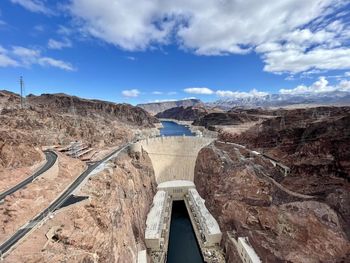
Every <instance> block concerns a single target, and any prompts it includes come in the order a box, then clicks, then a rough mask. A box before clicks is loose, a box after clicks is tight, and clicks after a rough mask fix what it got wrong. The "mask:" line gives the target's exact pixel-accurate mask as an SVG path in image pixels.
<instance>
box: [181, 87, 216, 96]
mask: <svg viewBox="0 0 350 263" xmlns="http://www.w3.org/2000/svg"><path fill="white" fill-rule="evenodd" d="M184 91H185V92H186V93H190V94H205V95H210V94H213V93H214V91H213V90H211V89H209V88H206V87H193V88H186V89H184Z"/></svg>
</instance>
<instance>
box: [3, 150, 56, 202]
mask: <svg viewBox="0 0 350 263" xmlns="http://www.w3.org/2000/svg"><path fill="white" fill-rule="evenodd" d="M44 153H45V156H46V163H45V164H44V165H43V166H42V167H41V168H40V169H39V170H38V171H37V172H35V173H34V174H32V175H31V176H29V177H27V178H26V179H24V180H23V181H22V182H20V183H19V184H17V185H15V186H14V187H12V188H10V189H8V190H6V191H4V192H2V193H0V201H1V200H2V199H4V198H5V197H6V196H8V195H10V194H13V193H14V192H17V191H18V190H20V189H21V188H23V187H25V186H26V185H27V184H30V183H31V182H33V181H34V179H35V178H37V177H38V176H40V175H42V174H43V173H44V172H46V171H47V170H49V169H50V168H51V167H52V166H53V165H54V164H55V162H56V160H57V154H56V153H55V152H53V151H45V152H44Z"/></svg>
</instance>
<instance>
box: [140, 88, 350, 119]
mask: <svg viewBox="0 0 350 263" xmlns="http://www.w3.org/2000/svg"><path fill="white" fill-rule="evenodd" d="M298 104H304V105H350V93H349V92H344V91H333V92H324V93H317V94H303V95H291V94H268V95H265V96H244V97H243V96H242V97H238V96H237V97H231V98H225V99H220V100H217V101H214V102H209V103H203V102H202V101H201V100H199V99H186V100H178V101H165V102H153V103H145V104H138V105H137V106H138V107H141V108H143V109H144V110H146V111H148V112H149V113H151V114H153V115H156V114H157V113H160V112H163V111H165V110H168V109H171V108H175V107H184V108H186V107H190V106H200V107H203V106H206V107H208V108H214V107H215V108H221V109H225V110H227V109H231V108H234V107H243V108H257V107H263V108H268V107H284V106H290V105H298Z"/></svg>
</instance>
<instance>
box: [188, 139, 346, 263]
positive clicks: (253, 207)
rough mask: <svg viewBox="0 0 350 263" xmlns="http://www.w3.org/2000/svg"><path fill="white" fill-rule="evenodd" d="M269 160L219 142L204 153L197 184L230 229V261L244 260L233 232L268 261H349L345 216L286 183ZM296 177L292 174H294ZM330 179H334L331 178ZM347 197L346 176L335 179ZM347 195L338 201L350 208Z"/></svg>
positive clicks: (222, 225) (198, 165)
mask: <svg viewBox="0 0 350 263" xmlns="http://www.w3.org/2000/svg"><path fill="white" fill-rule="evenodd" d="M281 177H283V176H282V175H281V173H280V171H279V170H278V169H276V168H275V167H273V165H272V164H271V163H270V162H269V161H265V160H263V159H261V158H260V157H250V154H249V153H248V152H247V151H243V150H238V149H235V148H234V147H232V145H228V144H221V143H216V144H212V145H210V146H208V147H206V148H204V149H202V150H201V151H200V153H199V156H198V159H197V163H196V169H195V184H196V186H197V189H198V191H199V193H200V194H201V196H202V197H203V198H205V200H206V205H207V207H208V209H209V210H210V212H211V213H212V214H213V215H214V216H215V218H216V219H217V220H218V223H219V225H220V228H221V230H222V231H223V233H224V238H223V242H222V246H223V247H224V248H225V249H226V258H227V261H228V262H241V261H240V258H239V257H238V254H237V253H236V249H235V247H234V245H233V243H232V242H231V241H230V240H229V238H228V236H227V231H229V232H231V231H235V232H236V233H237V235H238V236H242V237H248V238H249V241H250V243H251V244H252V246H253V247H254V249H255V250H256V252H257V254H258V255H259V257H260V258H261V260H262V261H263V262H300V263H304V262H347V261H348V260H349V259H350V254H349V251H350V242H349V237H348V236H347V234H346V229H349V225H346V224H344V214H342V213H340V212H339V210H337V209H336V208H335V207H334V205H332V204H330V203H329V202H327V200H325V199H324V198H321V197H320V196H319V195H318V194H317V193H313V194H310V195H303V194H300V193H299V192H297V190H298V191H300V190H301V192H302V189H292V190H294V191H292V190H290V189H289V188H288V187H287V186H284V185H282V184H280V183H279V182H278V181H279V178H281ZM291 179H292V178H291ZM324 180H325V181H326V182H327V179H324ZM328 182H329V181H328ZM329 183H331V184H332V185H333V186H334V188H338V187H339V184H341V185H343V186H342V187H341V190H340V191H341V192H342V193H338V192H337V191H336V190H335V189H334V190H335V191H334V192H333V193H332V194H331V195H338V196H343V197H344V196H345V195H348V194H346V193H349V190H350V185H349V183H348V182H346V181H345V180H344V179H339V180H338V184H336V181H333V182H329ZM346 202H348V201H347V200H346V199H342V201H341V200H339V199H338V203H337V204H338V205H339V206H342V207H343V209H345V210H347V211H349V210H348V207H347V205H346Z"/></svg>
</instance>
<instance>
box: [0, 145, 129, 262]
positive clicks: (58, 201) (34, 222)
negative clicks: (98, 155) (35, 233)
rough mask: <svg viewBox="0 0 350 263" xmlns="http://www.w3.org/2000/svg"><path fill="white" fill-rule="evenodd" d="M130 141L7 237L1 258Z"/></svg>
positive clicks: (79, 178) (90, 167) (90, 168)
mask: <svg viewBox="0 0 350 263" xmlns="http://www.w3.org/2000/svg"><path fill="white" fill-rule="evenodd" d="M129 145H130V143H128V144H126V145H123V146H121V147H119V148H118V149H117V150H115V151H113V152H112V153H111V154H109V155H108V156H106V157H105V158H103V159H102V160H100V161H98V162H96V163H94V164H92V165H89V166H88V168H87V169H86V170H85V171H84V172H83V173H82V174H81V175H79V176H78V178H77V179H75V181H73V183H71V185H70V186H69V187H68V188H67V189H66V190H65V191H64V192H63V193H62V194H61V195H60V196H59V197H58V198H57V199H56V200H55V201H54V202H52V203H51V204H50V206H49V207H47V208H46V209H45V210H43V211H42V212H41V213H40V214H38V215H37V216H36V217H35V218H33V219H32V220H30V221H29V222H28V223H27V224H26V225H24V226H22V227H21V228H20V229H18V230H17V232H16V233H15V234H13V235H12V236H11V237H10V238H9V239H7V240H6V241H5V242H4V243H2V244H1V245H0V259H1V256H3V255H5V254H7V253H9V251H10V250H11V249H12V248H13V247H14V245H15V244H16V243H17V242H18V241H20V240H21V239H22V238H24V237H25V236H26V235H27V234H28V233H29V232H31V231H32V230H33V229H35V227H36V226H37V225H38V224H39V223H40V222H41V221H42V220H43V219H44V218H46V217H47V216H48V215H49V214H50V213H52V212H54V211H55V210H57V209H59V208H60V206H61V205H62V204H63V203H64V202H65V201H66V200H67V199H68V198H69V196H70V195H71V194H72V193H73V192H74V190H75V189H76V188H77V187H78V186H79V185H80V184H81V183H82V182H83V181H84V180H85V179H86V178H87V177H88V176H89V175H90V173H91V172H92V171H93V170H94V169H96V168H97V167H98V166H99V165H100V164H102V163H104V162H106V161H108V160H110V159H111V158H113V156H114V155H117V154H119V153H120V152H121V151H122V150H124V149H125V148H126V147H128V146H129Z"/></svg>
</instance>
